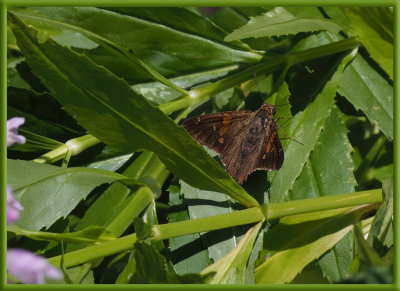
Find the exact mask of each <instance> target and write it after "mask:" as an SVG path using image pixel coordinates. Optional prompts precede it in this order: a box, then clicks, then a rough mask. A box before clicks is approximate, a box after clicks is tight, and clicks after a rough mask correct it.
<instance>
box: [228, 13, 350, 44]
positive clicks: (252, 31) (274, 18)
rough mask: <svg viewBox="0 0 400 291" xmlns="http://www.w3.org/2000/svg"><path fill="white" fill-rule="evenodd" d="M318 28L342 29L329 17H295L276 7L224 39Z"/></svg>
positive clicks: (282, 33)
mask: <svg viewBox="0 0 400 291" xmlns="http://www.w3.org/2000/svg"><path fill="white" fill-rule="evenodd" d="M320 30H327V31H330V32H332V33H338V32H339V31H340V30H342V27H341V26H340V25H339V24H337V23H335V22H333V21H331V20H329V19H323V18H302V17H296V16H294V15H293V14H291V13H290V12H289V11H287V10H286V9H285V8H282V7H277V8H275V9H273V10H272V11H268V12H267V13H265V14H263V15H261V16H256V17H253V18H251V19H250V21H249V22H248V23H247V24H246V25H244V26H242V27H240V28H238V29H236V30H234V31H233V32H232V33H231V34H229V35H228V36H227V37H226V38H225V41H232V40H238V39H244V38H249V37H255V38H258V37H270V36H281V35H289V34H297V33H299V32H314V31H320Z"/></svg>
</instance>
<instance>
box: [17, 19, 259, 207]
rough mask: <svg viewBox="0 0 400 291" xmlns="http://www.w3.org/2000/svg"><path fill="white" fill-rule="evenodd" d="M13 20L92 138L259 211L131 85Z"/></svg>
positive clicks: (32, 60)
mask: <svg viewBox="0 0 400 291" xmlns="http://www.w3.org/2000/svg"><path fill="white" fill-rule="evenodd" d="M9 20H10V25H11V27H12V29H13V31H14V34H15V35H16V38H17V39H18V45H19V47H20V48H21V50H22V51H23V52H24V55H25V57H26V60H27V62H28V63H29V64H30V66H31V67H32V70H33V71H34V72H35V73H36V74H37V75H38V76H39V78H41V79H42V82H43V83H44V84H45V85H46V87H48V88H49V90H50V91H51V93H52V95H53V96H54V98H56V99H57V100H58V101H59V102H60V103H61V104H63V106H64V108H65V110H66V111H67V112H69V113H70V114H71V115H72V116H74V117H75V118H76V120H78V122H79V123H80V124H81V125H83V126H84V127H85V129H87V130H88V132H89V133H90V134H92V135H94V136H95V137H97V138H99V139H100V140H101V141H103V142H104V143H106V144H107V145H109V146H110V147H114V148H116V149H122V150H126V151H128V152H132V151H135V150H137V149H147V150H149V151H152V152H155V153H156V154H157V155H158V157H159V158H160V160H161V161H162V162H163V163H164V164H165V165H166V166H167V168H168V169H169V170H170V171H172V172H173V173H174V174H175V175H177V176H178V177H180V178H182V179H185V181H187V182H188V183H190V184H191V185H193V186H195V187H197V188H201V189H205V190H210V191H218V192H223V193H226V194H228V195H230V196H231V197H233V198H234V199H237V200H238V201H240V202H241V203H244V204H245V205H247V206H254V205H257V203H256V201H255V200H254V199H253V198H252V197H251V196H250V195H248V194H247V193H246V192H245V191H244V190H243V189H242V188H241V187H240V186H239V185H238V184H237V183H236V182H235V181H234V180H233V179H232V178H231V177H230V176H229V175H228V174H227V173H226V172H225V171H224V170H223V169H222V168H221V167H220V166H219V165H218V164H217V163H216V162H215V161H214V160H213V159H212V158H211V157H210V156H208V155H207V154H206V152H205V151H204V149H203V148H202V147H201V146H200V145H199V144H197V143H196V142H195V141H194V140H193V139H192V138H191V137H190V135H189V134H188V133H187V132H186V131H185V130H184V128H183V127H181V126H177V125H176V124H175V123H174V122H173V121H172V120H171V119H170V118H168V117H167V116H165V115H164V114H163V113H162V112H161V111H160V110H159V109H157V108H154V107H153V106H152V105H151V104H150V103H148V101H147V100H146V99H144V98H143V97H142V96H140V95H138V94H136V93H135V92H134V91H133V90H132V89H131V88H130V87H129V86H128V84H127V83H126V82H124V81H123V80H120V79H117V78H116V77H115V76H113V75H112V74H110V72H109V71H107V70H106V69H104V68H102V67H98V66H97V65H95V64H94V63H92V62H91V61H90V60H88V59H87V58H86V57H84V56H82V55H79V54H77V53H75V52H73V51H71V50H70V49H68V48H64V47H62V46H60V45H58V44H57V43H55V42H54V41H52V40H51V39H49V40H47V41H46V42H45V43H43V44H39V43H38V42H37V38H36V31H35V30H34V29H32V28H27V27H26V26H25V25H24V24H23V22H21V21H20V20H19V19H18V18H17V17H16V16H13V15H12V14H9ZM49 76H51V78H49ZM78 76H79V77H78Z"/></svg>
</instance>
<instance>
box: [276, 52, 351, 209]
mask: <svg viewBox="0 0 400 291" xmlns="http://www.w3.org/2000/svg"><path fill="white" fill-rule="evenodd" d="M355 54H356V50H353V51H352V52H351V53H349V54H347V55H346V56H345V57H344V58H343V60H342V61H341V63H340V65H339V66H338V68H337V70H336V72H335V73H334V74H333V76H332V77H331V79H330V80H329V81H328V82H327V83H326V85H325V87H324V89H323V90H322V92H321V93H320V94H319V95H318V96H317V97H316V99H315V100H314V102H313V103H312V104H310V105H309V106H307V108H306V109H305V110H304V111H303V112H300V113H298V114H297V115H296V116H295V117H294V118H293V121H292V124H291V130H290V132H289V135H291V136H292V137H293V138H294V139H296V140H299V141H301V142H302V143H303V145H299V144H298V143H296V142H293V141H292V140H290V141H289V142H288V147H287V149H286V151H285V162H284V163H283V166H282V168H281V169H280V170H279V171H278V172H274V174H272V177H271V188H270V192H271V202H274V203H276V202H282V201H284V200H286V199H287V195H288V192H289V190H290V189H292V187H293V184H294V182H295V181H296V179H297V177H298V176H299V175H300V173H301V171H302V170H303V167H304V165H305V163H306V161H307V160H308V157H309V155H310V153H311V151H312V150H314V148H315V146H316V142H317V140H318V136H319V134H320V132H321V130H322V128H323V126H324V124H325V120H326V118H327V117H328V116H329V114H330V111H331V110H332V106H333V102H334V98H335V96H336V89H337V86H338V85H339V81H340V78H341V76H342V72H343V69H344V68H345V66H346V65H347V63H348V62H350V61H351V60H352V59H353V58H354V56H355Z"/></svg>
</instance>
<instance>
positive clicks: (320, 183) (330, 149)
mask: <svg viewBox="0 0 400 291" xmlns="http://www.w3.org/2000/svg"><path fill="white" fill-rule="evenodd" d="M352 152H353V149H352V147H351V144H350V142H349V140H348V137H347V129H346V128H345V126H344V124H343V114H342V113H341V112H340V110H339V109H338V108H337V107H336V106H334V107H333V108H332V111H331V114H330V116H329V117H328V118H327V119H326V122H325V125H324V130H323V131H322V132H321V134H320V136H319V138H318V141H317V143H316V147H315V149H314V151H313V152H312V153H311V155H310V159H309V161H308V163H307V164H306V166H305V167H304V169H303V171H302V173H301V175H300V176H299V178H298V179H297V180H296V182H295V184H294V186H293V189H292V190H291V191H290V193H289V197H290V198H291V200H293V199H304V198H312V197H321V196H326V195H334V194H339V193H347V192H353V191H354V187H355V186H356V181H355V178H354V174H353V171H354V164H353V161H352V159H351V153H352ZM352 245H353V240H352V236H351V234H350V235H346V236H345V238H344V239H342V240H341V241H340V242H339V243H338V244H336V245H335V247H334V248H333V249H332V250H330V251H329V252H328V253H327V254H325V255H324V256H323V257H322V258H321V260H319V261H318V264H319V266H320V267H321V270H322V272H323V274H324V277H326V278H327V279H328V280H329V282H335V281H339V280H343V279H346V278H348V277H349V276H350V275H351V273H350V270H349V267H350V264H351V262H352V259H353V256H352V251H353V248H352Z"/></svg>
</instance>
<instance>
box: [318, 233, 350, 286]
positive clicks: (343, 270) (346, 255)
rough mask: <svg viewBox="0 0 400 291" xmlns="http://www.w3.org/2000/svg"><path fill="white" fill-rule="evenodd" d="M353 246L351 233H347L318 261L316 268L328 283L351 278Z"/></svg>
mask: <svg viewBox="0 0 400 291" xmlns="http://www.w3.org/2000/svg"><path fill="white" fill-rule="evenodd" d="M353 246H354V239H353V233H352V231H349V232H348V233H347V234H346V235H345V236H344V237H343V238H342V239H341V240H340V241H339V242H338V243H337V244H336V245H335V246H334V247H333V248H332V249H331V250H329V251H328V252H327V253H326V254H324V255H323V256H322V258H320V259H319V260H318V266H319V267H320V268H321V270H322V273H323V276H324V277H325V278H326V279H327V280H328V282H329V283H334V282H338V281H341V280H344V279H348V278H349V277H351V275H352V274H351V271H350V265H351V263H352V262H353V258H354V253H353Z"/></svg>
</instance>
